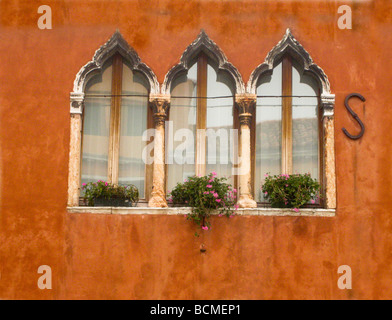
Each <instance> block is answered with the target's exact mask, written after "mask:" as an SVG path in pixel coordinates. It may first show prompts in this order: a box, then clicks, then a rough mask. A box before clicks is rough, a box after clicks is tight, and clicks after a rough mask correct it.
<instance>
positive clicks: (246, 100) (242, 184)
mask: <svg viewBox="0 0 392 320" xmlns="http://www.w3.org/2000/svg"><path fill="white" fill-rule="evenodd" d="M236 105H237V107H238V109H239V118H240V145H241V147H240V151H241V154H240V159H241V160H240V161H241V162H240V163H239V165H240V167H239V171H238V175H239V200H238V205H239V207H240V208H256V207H257V203H256V201H254V200H253V196H252V193H251V190H252V186H251V181H252V172H251V168H252V166H251V154H250V150H251V145H250V143H251V137H250V126H251V120H252V112H253V110H254V108H255V106H256V95H253V94H242V95H236Z"/></svg>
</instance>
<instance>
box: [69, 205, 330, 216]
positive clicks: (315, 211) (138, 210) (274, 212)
mask: <svg viewBox="0 0 392 320" xmlns="http://www.w3.org/2000/svg"><path fill="white" fill-rule="evenodd" d="M191 210H192V209H191V208H189V207H169V208H149V207H132V208H125V207H67V211H68V212H69V213H91V214H124V215H126V214H133V215H143V214H148V215H152V214H161V215H184V214H188V213H190V212H191ZM213 214H215V215H217V214H218V212H215V213H213ZM235 214H236V215H238V216H277V217H280V216H291V217H334V216H335V214H336V210H335V209H319V208H303V209H299V211H298V212H295V211H294V210H293V209H280V208H251V209H246V208H244V209H238V210H236V211H235Z"/></svg>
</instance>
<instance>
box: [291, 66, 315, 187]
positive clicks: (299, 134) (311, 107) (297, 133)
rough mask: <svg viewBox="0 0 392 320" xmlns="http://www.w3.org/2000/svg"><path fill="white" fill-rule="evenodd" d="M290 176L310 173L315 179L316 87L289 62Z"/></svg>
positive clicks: (309, 78)
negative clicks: (291, 109) (291, 166)
mask: <svg viewBox="0 0 392 320" xmlns="http://www.w3.org/2000/svg"><path fill="white" fill-rule="evenodd" d="M292 75H293V76H292V77H293V78H292V79H293V82H292V88H293V96H314V97H312V98H309V97H301V98H299V97H293V100H292V101H293V102H292V106H293V173H308V172H309V173H310V174H311V176H312V177H313V178H316V179H318V177H319V139H318V116H317V109H318V108H317V106H318V99H317V97H316V96H317V92H318V90H317V84H316V82H315V81H314V80H313V78H311V77H310V76H305V75H303V74H302V68H301V67H300V66H299V65H298V64H297V63H296V62H294V61H293V72H292Z"/></svg>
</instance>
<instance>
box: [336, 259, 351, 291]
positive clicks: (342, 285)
mask: <svg viewBox="0 0 392 320" xmlns="http://www.w3.org/2000/svg"><path fill="white" fill-rule="evenodd" d="M338 273H343V275H341V276H340V277H339V279H338V288H339V289H341V290H343V289H351V288H352V285H351V268H350V267H349V266H347V265H342V266H339V268H338Z"/></svg>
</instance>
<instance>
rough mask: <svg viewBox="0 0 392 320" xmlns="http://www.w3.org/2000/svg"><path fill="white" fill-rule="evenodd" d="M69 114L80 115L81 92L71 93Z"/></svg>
mask: <svg viewBox="0 0 392 320" xmlns="http://www.w3.org/2000/svg"><path fill="white" fill-rule="evenodd" d="M70 100H71V109H70V112H71V114H82V113H83V104H84V93H83V92H71V96H70Z"/></svg>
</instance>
